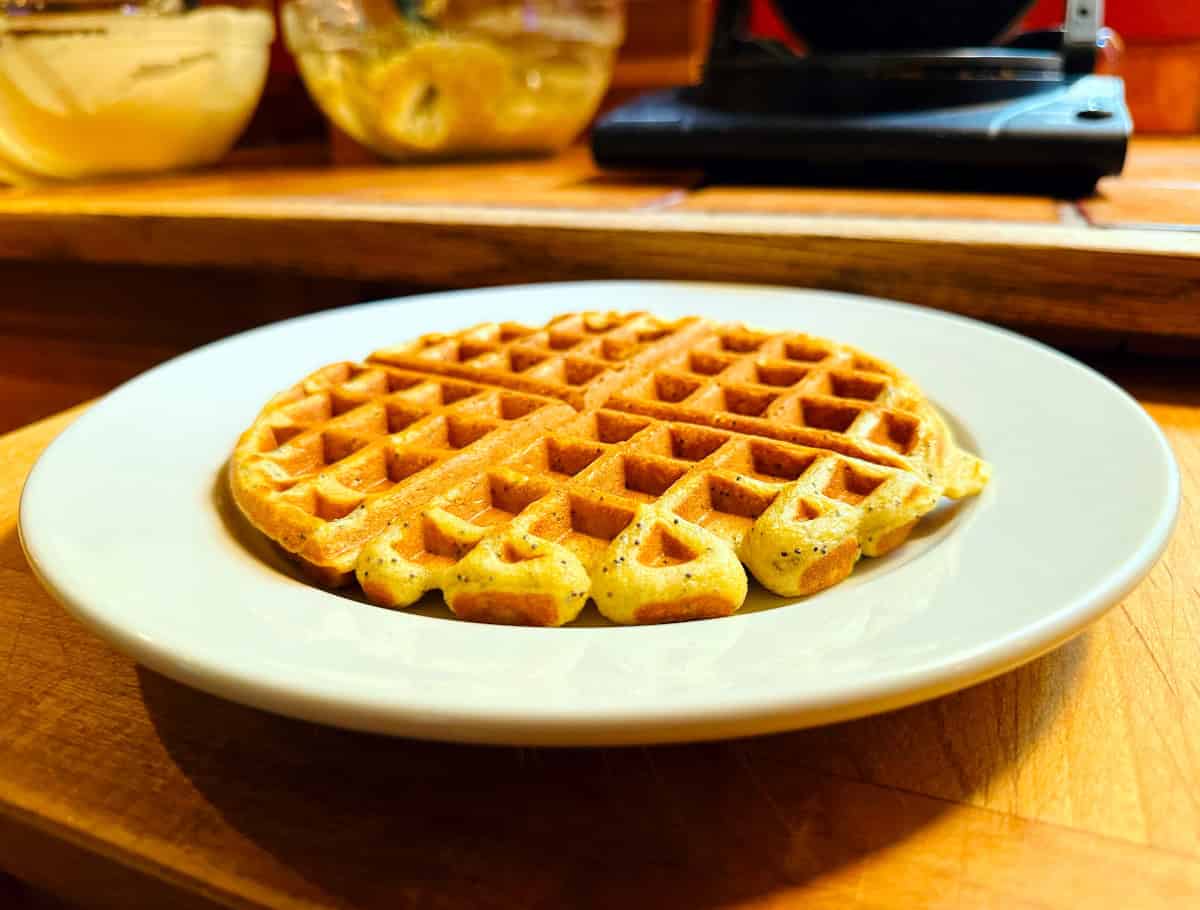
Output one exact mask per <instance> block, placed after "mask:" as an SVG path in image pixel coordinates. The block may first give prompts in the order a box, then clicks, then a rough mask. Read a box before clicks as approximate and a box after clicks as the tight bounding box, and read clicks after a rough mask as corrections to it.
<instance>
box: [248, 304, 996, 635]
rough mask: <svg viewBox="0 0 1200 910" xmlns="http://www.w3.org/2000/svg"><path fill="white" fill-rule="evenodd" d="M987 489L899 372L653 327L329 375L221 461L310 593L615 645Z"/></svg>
mask: <svg viewBox="0 0 1200 910" xmlns="http://www.w3.org/2000/svg"><path fill="white" fill-rule="evenodd" d="M988 470H989V469H988V467H987V465H986V464H985V463H984V462H982V461H980V460H979V459H977V458H975V457H974V456H972V455H970V454H968V453H965V452H963V451H962V450H960V449H959V448H958V447H957V446H956V445H955V443H954V440H953V438H952V436H951V434H950V432H949V429H948V428H947V426H946V424H945V422H944V421H943V420H942V418H941V416H940V415H939V414H938V413H937V411H936V410H935V409H934V408H933V407H932V405H930V404H929V403H928V402H927V401H926V400H925V399H924V397H923V396H922V394H921V392H920V390H919V389H918V388H917V387H916V385H915V384H914V383H913V382H912V381H911V380H909V379H908V378H907V377H906V376H904V374H902V373H901V372H899V371H898V370H896V369H895V368H894V367H892V366H890V365H889V364H886V363H884V362H883V361H880V360H878V359H876V358H873V357H871V356H869V355H867V354H865V353H863V352H861V351H858V350H856V349H854V348H851V347H848V346H845V345H840V344H837V343H835V342H832V341H828V340H824V339H819V338H814V337H811V336H807V335H802V334H797V333H766V332H760V331H755V330H750V329H746V328H745V327H742V326H740V325H729V324H720V323H715V322H712V321H709V320H704V319H699V318H694V317H689V318H686V319H681V320H675V321H664V320H661V319H657V318H655V317H653V316H650V315H648V314H644V313H633V314H615V313H582V314H569V315H566V316H561V317H557V318H556V319H553V320H551V321H550V322H548V323H547V324H545V325H543V326H541V327H529V326H524V325H519V324H516V323H488V324H484V325H480V326H475V327H472V328H470V329H466V330H464V331H461V332H457V333H453V334H437V335H426V336H423V337H421V338H419V339H417V340H416V341H413V342H410V343H407V344H402V345H399V346H395V347H391V348H386V349H383V350H380V351H377V352H376V353H375V354H373V355H372V356H371V357H370V358H368V359H367V361H366V362H364V363H361V364H336V365H334V366H332V367H328V368H326V369H325V370H323V371H319V372H318V373H315V374H313V375H312V376H310V377H309V378H308V379H307V380H305V381H304V382H302V383H300V384H299V385H298V386H296V387H294V388H292V389H290V390H288V391H287V392H284V393H282V394H281V395H280V396H277V397H276V398H275V399H273V400H272V401H271V402H270V403H269V404H268V405H267V407H266V408H265V409H264V410H263V412H262V413H261V414H260V416H259V418H258V420H257V421H256V422H255V425H254V426H253V427H251V429H250V430H248V431H247V432H246V433H245V434H244V435H243V437H242V439H241V441H240V442H239V445H238V449H237V450H236V451H235V454H234V457H233V459H232V460H231V465H230V472H231V482H232V486H233V489H234V494H235V499H236V501H237V502H238V504H239V505H240V506H241V508H242V511H243V512H244V513H245V514H246V515H247V516H248V517H249V518H250V520H251V521H252V522H253V523H254V524H255V525H256V526H257V527H258V528H259V529H260V530H262V531H264V532H265V533H266V534H267V535H268V536H269V537H271V538H272V539H273V540H275V541H276V542H277V543H279V544H280V545H281V546H282V547H283V548H284V549H285V550H287V551H289V552H290V553H292V554H293V555H295V556H296V557H297V558H298V559H300V561H301V562H302V563H303V564H305V565H306V566H307V567H308V569H309V571H310V573H311V574H312V575H314V577H316V578H317V579H318V580H320V581H322V582H324V583H327V584H335V583H340V582H344V581H346V580H347V578H348V577H349V573H350V572H351V570H354V571H355V573H356V575H357V579H358V582H359V583H360V585H361V586H362V589H363V591H364V592H365V594H366V595H367V597H368V598H369V599H370V600H372V601H373V602H375V603H378V604H380V605H383V606H389V607H404V606H408V605H410V604H412V603H414V602H415V601H417V600H418V599H420V598H421V597H422V596H423V595H424V594H425V593H426V592H428V591H430V590H434V589H440V590H441V591H442V594H443V596H444V598H445V600H446V602H447V604H448V605H449V606H450V608H451V610H452V611H453V612H454V613H455V614H456V615H457V616H459V617H461V618H465V619H473V620H481V621H489V622H506V623H521V624H532V625H561V624H563V623H565V622H569V621H571V620H572V619H574V618H575V616H577V615H578V613H579V611H580V610H581V609H582V608H583V606H584V605H585V604H586V602H587V601H588V600H589V599H591V600H593V601H594V602H595V603H596V606H597V607H598V609H599V610H600V611H601V613H603V614H604V615H605V616H607V617H608V618H609V619H611V620H613V621H615V622H620V623H640V622H661V621H670V620H679V619H692V618H701V617H709V616H721V615H727V614H729V613H732V612H734V611H736V610H737V609H738V608H739V607H740V606H741V604H742V602H743V600H744V598H745V595H746V590H747V583H748V580H747V576H746V569H749V570H750V572H751V573H752V574H753V575H754V576H755V577H756V578H757V579H758V580H759V581H760V582H761V583H762V584H763V585H764V586H765V587H767V588H768V589H770V590H772V591H774V592H776V593H779V594H783V595H789V596H799V595H805V594H810V593H813V592H815V591H818V590H821V589H823V588H826V587H829V586H830V585H832V584H836V583H837V582H838V581H841V580H842V579H844V578H845V577H846V576H847V575H848V574H849V573H850V572H851V571H852V570H853V567H854V565H855V563H856V561H857V560H858V558H859V557H860V556H861V555H867V556H877V555H882V554H884V553H886V552H889V551H891V550H893V549H895V548H896V547H898V546H900V545H901V544H902V543H903V542H904V541H905V540H906V539H907V537H908V536H909V534H910V533H911V531H912V529H913V527H914V525H915V524H916V522H917V521H918V520H919V519H920V517H921V516H922V515H924V514H925V513H927V512H928V511H930V510H931V509H933V508H934V506H935V505H936V504H937V502H938V501H939V499H940V498H941V497H942V496H943V495H947V496H951V497H955V498H957V497H961V496H966V495H971V494H974V493H976V492H978V491H979V490H980V489H981V488H982V486H983V485H984V484H985V483H986V481H987V478H988Z"/></svg>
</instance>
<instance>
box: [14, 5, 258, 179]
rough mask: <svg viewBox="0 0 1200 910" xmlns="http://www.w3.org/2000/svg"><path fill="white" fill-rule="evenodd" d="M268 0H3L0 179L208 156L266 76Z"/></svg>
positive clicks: (129, 168) (173, 163) (237, 124)
mask: <svg viewBox="0 0 1200 910" xmlns="http://www.w3.org/2000/svg"><path fill="white" fill-rule="evenodd" d="M273 36H274V19H273V17H272V15H271V13H270V12H269V10H268V9H267V8H266V6H265V5H263V6H259V5H258V4H257V3H255V4H253V5H248V6H247V5H244V4H243V5H240V6H238V5H234V4H229V3H223V4H217V5H211V6H209V5H200V6H198V5H196V4H195V3H194V2H189V3H188V4H187V6H186V7H185V5H184V3H183V0H148V2H143V3H141V4H138V3H136V2H121V3H114V2H111V0H109V2H91V3H89V2H78V0H71V2H57V3H48V2H42V0H0V182H4V181H7V182H10V183H26V182H31V181H37V180H39V179H42V180H44V179H61V180H70V179H78V178H86V177H96V176H102V175H108V174H130V173H146V172H153V171H164V170H174V169H177V168H186V167H194V166H198V165H203V164H210V163H212V162H214V161H216V160H217V159H219V158H221V157H222V156H223V155H224V154H225V153H226V152H227V151H228V150H229V148H230V146H232V145H233V143H234V141H235V140H236V139H237V137H238V135H239V134H240V133H241V131H242V130H243V129H244V128H245V126H246V123H247V122H248V121H249V119H250V116H251V114H252V113H253V112H254V108H255V106H256V105H257V104H258V99H259V96H260V95H261V94H262V90H263V86H264V84H265V81H266V75H267V66H268V58H269V52H270V44H271V40H272V38H273Z"/></svg>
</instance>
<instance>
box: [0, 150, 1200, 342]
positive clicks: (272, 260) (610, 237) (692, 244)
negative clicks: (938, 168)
mask: <svg viewBox="0 0 1200 910" xmlns="http://www.w3.org/2000/svg"><path fill="white" fill-rule="evenodd" d="M1197 150H1200V142H1197V141H1181V142H1179V143H1176V144H1173V145H1172V144H1167V143H1163V142H1156V143H1150V144H1148V145H1146V146H1145V148H1144V149H1143V148H1142V147H1141V146H1135V151H1134V155H1133V159H1132V161H1131V171H1130V173H1131V175H1137V174H1142V175H1146V174H1153V173H1160V174H1161V173H1167V172H1170V173H1172V174H1174V175H1175V176H1174V178H1172V179H1176V180H1183V179H1196V178H1197V176H1198V175H1200V159H1198V155H1197ZM1156 161H1157V162H1159V163H1158V164H1155V162H1156ZM1130 179H1134V178H1133V177H1132V176H1131V178H1130ZM1138 179H1149V178H1147V177H1145V176H1143V177H1142V178H1138ZM1155 179H1161V178H1155ZM1132 185H1133V184H1131V186H1132ZM1113 186H1114V184H1105V187H1106V188H1105V189H1104V192H1105V193H1107V196H1106V197H1105V199H1109V200H1112V199H1117V198H1118V197H1119V196H1120V195H1121V193H1122V192H1123V191H1121V190H1116V189H1112V187H1113ZM1115 186H1120V184H1115ZM1138 192H1139V191H1138V190H1137V189H1136V188H1135V189H1133V190H1131V191H1130V193H1132V194H1133V196H1134V197H1136V195H1137V193H1138ZM1127 195H1128V194H1127ZM1156 198H1157V199H1158V201H1157V202H1156V201H1154V198H1150V197H1148V199H1149V201H1147V202H1146V203H1145V205H1142V204H1141V203H1138V205H1139V206H1140V208H1139V210H1138V211H1137V212H1136V213H1135V214H1136V218H1137V220H1138V221H1139V223H1141V222H1144V221H1146V220H1147V219H1151V220H1155V221H1156V222H1157V223H1162V219H1166V220H1167V221H1168V222H1170V223H1175V221H1176V220H1177V219H1178V218H1180V217H1185V218H1189V219H1190V218H1193V217H1194V216H1193V214H1191V212H1190V208H1189V207H1188V206H1189V204H1188V203H1186V202H1183V201H1180V200H1175V201H1174V202H1172V204H1170V205H1168V202H1169V201H1171V200H1170V194H1166V195H1161V194H1160V195H1159V196H1158V197H1156ZM1105 204H1106V202H1105V200H1104V199H1101V200H1099V201H1097V203H1096V205H1097V206H1101V207H1103V205H1105ZM1107 204H1111V203H1107ZM1089 205H1091V204H1090V203H1089ZM1184 209H1187V211H1183V210H1184ZM1088 211H1089V212H1091V213H1093V214H1095V213H1096V212H1099V211H1102V208H1101V209H1093V208H1089V209H1088ZM1181 211H1183V214H1182V215H1181ZM1096 217H1100V216H1099V215H1096ZM1120 217H1121V218H1126V217H1129V216H1128V215H1121V216H1120ZM1055 218H1057V219H1058V220H1055ZM1027 222H1030V223H1027ZM1198 254H1200V234H1197V233H1194V232H1191V231H1177V230H1172V231H1163V230H1142V229H1128V230H1101V229H1097V227H1095V226H1093V225H1090V224H1089V223H1087V221H1086V220H1085V219H1083V218H1080V217H1079V216H1078V214H1077V213H1076V211H1075V209H1074V208H1073V207H1072V206H1071V205H1068V204H1058V205H1056V204H1053V203H1051V202H1049V201H1048V200H1045V199H1031V198H1019V197H1018V198H1005V197H980V196H969V195H966V196H964V195H959V194H951V193H942V194H936V193H931V194H913V193H902V192H896V193H890V192H884V191H862V192H851V191H836V192H835V191H829V192H824V193H822V192H814V191H811V190H803V189H795V188H791V189H789V188H775V189H769V190H768V189H744V190H734V189H721V190H718V189H716V188H711V187H710V188H704V187H702V186H701V185H700V184H699V182H698V178H697V177H696V175H689V174H633V175H627V174H622V175H613V174H603V173H600V172H598V171H597V170H596V169H595V167H594V166H593V165H592V164H591V163H590V161H589V160H588V158H587V155H586V152H585V151H584V150H582V149H575V150H572V151H571V152H569V153H567V154H565V155H563V156H560V157H557V158H552V159H547V160H543V161H534V162H529V161H519V162H513V161H508V162H492V163H485V164H479V163H474V164H461V165H441V166H437V167H429V166H420V167H384V166H376V167H361V168H344V169H330V168H326V169H312V168H308V169H294V168H291V169H271V168H268V167H255V168H240V169H231V170H225V171H214V172H208V173H202V174H194V175H187V176H172V177H164V178H161V179H159V180H146V181H141V182H136V183H134V182H120V181H117V182H112V183H105V184H98V185H92V186H84V187H77V186H64V187H54V188H46V189H37V190H26V191H9V192H3V193H0V260H8V261H24V262H28V261H39V262H44V263H63V262H71V263H81V262H82V263H92V264H114V263H119V264H134V263H137V264H143V265H150V266H173V267H186V268H193V269H209V268H220V269H242V270H258V271H263V270H275V271H280V270H282V271H288V272H291V273H293V274H305V275H320V276H325V277H329V278H341V279H352V280H363V279H370V280H377V281H390V282H400V283H404V284H407V285H417V286H423V287H431V286H436V287H465V286H478V285H485V284H502V283H512V282H522V281H544V280H553V279H564V278H607V277H635V278H686V279H712V280H731V281H749V282H758V283H777V284H784V285H793V286H795V285H801V286H810V287H821V288H829V289H833V290H843V291H854V292H860V293H867V294H875V295H879V296H885V297H895V298H899V299H903V300H908V301H912V302H915V303H922V304H925V305H928V306H933V307H937V308H941V309H947V310H953V311H956V312H961V313H965V314H968V315H972V316H977V317H980V318H984V319H989V320H992V321H997V322H1004V323H1008V324H1013V325H1021V326H1035V327H1048V328H1052V329H1067V330H1081V331H1082V330H1105V331H1111V332H1118V333H1124V334H1130V335H1131V334H1144V335H1152V336H1158V337H1172V336H1174V337H1178V338H1183V339H1187V340H1190V341H1191V342H1193V343H1194V342H1197V341H1200V302H1198V299H1200V255H1198Z"/></svg>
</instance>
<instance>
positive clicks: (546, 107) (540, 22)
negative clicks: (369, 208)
mask: <svg viewBox="0 0 1200 910" xmlns="http://www.w3.org/2000/svg"><path fill="white" fill-rule="evenodd" d="M281 19H282V23H283V32H284V38H285V40H286V42H287V45H288V48H289V49H290V50H291V51H292V53H293V54H294V55H295V57H296V60H297V63H298V66H299V69H300V74H301V76H302V78H303V79H304V82H305V85H306V86H307V87H308V90H309V92H310V93H311V95H312V96H313V98H314V99H315V100H316V102H317V104H318V105H319V106H320V107H321V109H322V110H323V111H324V112H325V114H326V116H327V117H328V118H329V119H330V120H331V121H333V123H335V124H336V125H337V126H338V127H339V128H341V129H342V130H343V131H345V132H346V133H348V134H349V135H350V136H352V137H353V138H354V139H356V140H357V141H358V142H360V143H362V144H363V145H365V146H367V147H368V148H370V149H372V150H373V151H375V152H376V153H378V154H380V155H383V156H384V157H388V158H393V159H399V160H404V159H428V158H449V157H463V156H475V157H477V156H486V155H496V154H513V153H528V152H551V151H555V150H557V149H560V148H562V147H564V146H566V145H567V144H569V143H570V142H571V140H573V139H574V138H575V137H576V136H578V135H579V133H580V132H581V131H582V130H583V128H584V127H585V126H586V125H587V123H588V121H589V120H590V119H591V118H592V116H593V115H594V114H595V112H596V108H597V107H598V105H599V104H600V100H601V98H603V96H604V93H605V91H606V90H607V88H608V84H609V80H610V78H611V76H612V69H613V61H614V58H615V56H616V50H617V47H618V46H619V45H620V43H621V39H622V37H623V33H624V17H623V9H622V5H621V2H620V0H291V2H286V3H285V4H284V6H283V9H282V14H281Z"/></svg>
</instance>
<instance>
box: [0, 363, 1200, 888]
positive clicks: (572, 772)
mask: <svg viewBox="0 0 1200 910" xmlns="http://www.w3.org/2000/svg"><path fill="white" fill-rule="evenodd" d="M1097 365H1098V366H1099V367H1100V368H1102V369H1104V370H1105V371H1106V372H1109V374H1110V375H1112V376H1113V378H1114V379H1116V380H1117V381H1119V382H1121V383H1122V384H1123V385H1125V387H1126V388H1128V389H1129V390H1130V391H1131V392H1132V393H1134V394H1135V395H1137V396H1138V397H1139V399H1140V400H1141V401H1142V402H1143V404H1144V405H1145V406H1146V407H1147V409H1148V410H1149V411H1150V413H1151V414H1152V415H1153V416H1154V418H1155V419H1156V420H1157V421H1158V422H1159V424H1160V425H1161V426H1162V427H1163V428H1164V430H1165V431H1166V432H1167V434H1168V436H1169V438H1170V440H1171V444H1172V445H1173V447H1174V449H1175V451H1176V453H1177V455H1178V457H1179V461H1180V465H1181V468H1182V470H1183V483H1184V506H1183V513H1182V515H1181V518H1180V524H1179V528H1178V530H1177V532H1176V535H1175V537H1174V539H1173V540H1172V543H1171V545H1170V548H1169V549H1168V552H1167V554H1166V556H1165V557H1164V559H1163V561H1162V562H1161V563H1160V564H1159V565H1158V566H1157V567H1156V568H1155V569H1154V570H1153V572H1152V573H1151V575H1150V576H1149V577H1148V578H1147V579H1146V581H1145V582H1144V583H1143V584H1142V585H1141V586H1140V587H1139V588H1138V589H1137V590H1136V591H1134V593H1133V594H1132V595H1130V597H1128V598H1127V599H1126V601H1125V602H1124V603H1123V604H1122V605H1121V606H1120V607H1118V608H1117V609H1115V610H1114V611H1113V612H1111V613H1110V614H1109V615H1108V616H1107V617H1105V618H1104V619H1103V620H1101V621H1100V622H1098V623H1097V624H1095V626H1093V627H1092V629H1091V630H1090V631H1089V632H1088V633H1086V634H1085V635H1083V636H1081V637H1080V638H1078V639H1076V640H1075V641H1073V642H1071V643H1070V644H1068V645H1067V646H1065V647H1063V648H1061V649H1059V650H1058V651H1056V652H1054V653H1052V654H1050V655H1048V656H1047V657H1044V658H1042V659H1040V660H1038V661H1036V662H1034V663H1033V664H1030V665H1028V666H1026V667H1024V668H1021V669H1019V670H1017V671H1014V672H1012V673H1009V674H1006V675H1005V676H1003V677H1001V678H999V679H996V680H993V681H991V682H988V683H985V684H983V685H980V686H976V687H974V688H972V689H969V690H966V691H964V692H960V693H957V694H955V695H951V696H948V697H946V698H942V699H939V700H937V701H934V702H931V703H928V704H924V705H918V706H914V707H912V708H908V709H905V710H903V711H899V712H894V713H891V714H887V715H883V716H880V717H876V718H868V719H864V720H860V721H854V722H851V723H844V724H838V725H835V726H832V727H827V728H822V729H817V730H810V731H802V732H798V733H793V734H785V735H779V736H772V737H765V738H760V739H753V740H743V741H737V742H732V743H723V744H701V745H691V746H677V747H669V748H655V749H608V750H536V749H502V748H479V747H459V746H444V745H434V744H424V743H415V742H408V741H403V740H389V739H384V738H380V737H372V736H365V735H360V734H353V733H346V732H342V731H336V730H331V729H326V728H321V727H317V726H314V725H310V724H305V723H301V722H297V721H291V720H286V719H283V718H278V717H274V716H271V715H267V714H264V713H262V712H258V711H254V710H251V709H247V708H241V707H238V706H235V705H232V704H230V703H226V702H223V701H221V700H219V699H216V698H212V697H210V696H207V695H204V694H202V693H199V692H195V691H192V690H189V689H186V688H184V687H182V686H180V685H178V684H176V683H173V682H171V681H169V680H167V679H165V678H163V677H161V676H158V675H157V674H154V673H152V672H150V671H146V670H143V669H140V668H138V667H136V666H134V665H133V664H132V663H131V662H130V661H128V660H127V659H125V658H123V657H121V656H120V655H118V654H116V653H114V652H113V651H111V650H110V649H109V648H108V647H107V646H106V645H104V644H103V643H101V642H100V641H99V640H98V639H96V638H94V637H93V636H92V635H90V634H89V633H87V632H85V631H84V630H82V629H81V628H80V627H79V626H78V625H77V624H76V623H75V622H74V621H73V620H71V619H70V618H68V617H67V616H66V615H65V614H64V613H63V612H62V610H61V609H60V608H59V607H57V606H56V605H55V604H54V603H53V602H51V601H50V599H49V598H48V597H47V596H46V595H45V594H44V593H43V592H42V590H41V588H40V587H39V586H38V584H37V582H36V581H35V580H34V579H33V578H32V576H31V575H30V573H29V570H28V568H27V567H26V565H25V563H24V559H23V556H22V555H21V553H20V549H19V544H18V542H17V539H16V532H15V509H16V501H17V493H18V491H19V486H20V481H21V478H22V477H23V476H24V473H25V471H26V470H27V468H28V466H29V464H30V463H31V462H32V461H33V459H34V458H35V457H36V455H37V453H38V452H39V451H40V450H41V449H42V448H43V447H44V446H45V444H46V443H47V442H48V441H49V440H50V439H51V438H52V437H53V436H54V435H55V434H56V433H57V432H58V431H59V430H60V429H61V428H62V427H63V426H65V425H66V424H67V423H68V422H69V421H70V419H71V416H72V415H70V414H67V415H63V416H60V417H56V418H54V419H51V420H49V421H47V422H44V423H42V424H37V425H34V426H32V427H30V428H28V429H25V430H22V431H20V432H18V433H15V434H12V435H9V436H7V437H4V438H2V439H0V667H3V671H2V672H0V867H6V868H7V869H8V870H9V871H10V872H12V873H13V874H15V875H17V876H20V877H22V878H24V879H26V880H29V881H31V882H33V883H35V884H36V885H38V886H39V887H42V888H46V889H49V890H51V891H53V892H54V893H57V894H61V895H63V896H65V897H67V898H70V899H71V900H74V901H77V902H80V903H81V904H82V905H84V906H103V907H139V906H147V907H149V906H185V907H200V906H209V905H215V904H220V905H227V906H244V907H272V908H300V907H304V908H350V907H355V908H375V907H380V908H383V907H388V908H392V907H400V906H413V907H447V908H457V907H477V906H486V907H514V908H515V907H525V908H552V907H553V908H557V907H565V906H570V907H583V908H589V907H596V908H600V907H611V906H663V907H674V906H687V907H716V906H723V907H724V906H736V907H742V908H782V907H805V908H809V907H817V908H824V907H828V908H839V910H840V908H894V907H898V906H906V907H907V906H913V907H916V906H929V907H955V908H1001V907H1003V908H1051V907H1069V908H1075V907H1080V906H1087V907H1101V908H1106V907H1112V908H1122V910H1125V908H1130V907H1155V908H1158V907H1190V906H1195V904H1196V902H1197V901H1198V900H1200V807H1198V804H1197V797H1196V794H1197V793H1200V659H1197V658H1198V655H1197V647H1198V646H1197V641H1200V636H1198V635H1197V633H1198V632H1200V629H1198V628H1197V626H1198V624H1200V567H1198V566H1197V563H1196V560H1195V559H1194V558H1193V557H1194V554H1195V553H1196V552H1197V549H1198V548H1200V510H1198V506H1197V503H1198V502H1200V381H1198V380H1197V378H1196V373H1195V370H1194V365H1192V364H1184V365H1179V366H1176V367H1168V366H1164V365H1152V366H1145V365H1143V366H1131V365H1129V362H1128V361H1125V362H1119V361H1113V360H1110V361H1105V362H1100V363H1098V364H1097ZM26 835H28V837H27V836H26ZM26 845H32V846H26ZM0 893H2V892H0ZM171 901H175V902H174V903H172V902H171Z"/></svg>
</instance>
